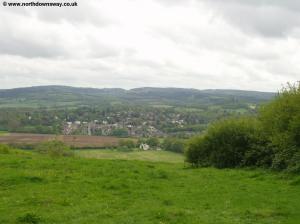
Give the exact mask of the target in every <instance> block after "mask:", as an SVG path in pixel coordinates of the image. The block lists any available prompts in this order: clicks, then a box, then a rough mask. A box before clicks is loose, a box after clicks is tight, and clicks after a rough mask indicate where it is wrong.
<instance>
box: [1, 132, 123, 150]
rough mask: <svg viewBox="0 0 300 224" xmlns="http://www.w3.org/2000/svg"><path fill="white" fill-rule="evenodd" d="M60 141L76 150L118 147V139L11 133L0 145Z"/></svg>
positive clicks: (4, 137) (3, 138) (3, 137)
mask: <svg viewBox="0 0 300 224" xmlns="http://www.w3.org/2000/svg"><path fill="white" fill-rule="evenodd" d="M55 139H56V140H60V141H63V142H65V143H66V144H67V145H69V146H72V147H76V148H85V147H86V148H97V147H99V148H103V147H111V146H118V145H119V141H120V138H117V137H106V136H105V137H104V136H84V135H45V134H17V133H11V134H7V135H3V136H0V143H4V144H14V145H36V144H38V143H40V142H44V141H49V140H55Z"/></svg>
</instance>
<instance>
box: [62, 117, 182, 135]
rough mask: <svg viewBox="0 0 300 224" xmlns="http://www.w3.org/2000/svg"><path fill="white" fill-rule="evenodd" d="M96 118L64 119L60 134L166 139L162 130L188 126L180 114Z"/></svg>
mask: <svg viewBox="0 0 300 224" xmlns="http://www.w3.org/2000/svg"><path fill="white" fill-rule="evenodd" d="M101 115H102V114H101ZM98 117H99V118H98V119H92V120H87V119H86V120H84V121H82V120H79V119H78V120H73V121H71V120H68V119H66V120H65V121H63V131H62V132H63V134H64V135H74V134H78V135H98V136H118V137H127V136H132V137H166V136H167V133H166V132H165V131H164V129H166V128H184V127H185V126H186V125H188V122H187V121H186V120H185V119H184V115H182V114H180V113H153V112H146V113H144V112H139V113H137V112H135V113H132V112H130V111H122V112H118V111H114V112H110V113H106V114H105V116H103V115H102V116H98ZM77 118H78V117H77ZM93 118H97V116H93Z"/></svg>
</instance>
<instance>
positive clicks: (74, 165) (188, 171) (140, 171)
mask: <svg viewBox="0 0 300 224" xmlns="http://www.w3.org/2000/svg"><path fill="white" fill-rule="evenodd" d="M106 153H107V154H108V153H111V155H112V156H111V157H108V156H107V157H105V158H104V157H103V156H99V155H100V154H99V151H97V152H91V151H86V152H76V156H75V157H58V158H53V157H49V156H47V155H40V154H37V153H34V152H30V151H19V150H16V151H9V152H2V153H0V214H1V215H0V223H5V224H9V223H51V224H52V223H70V224H76V223H88V224H92V223H108V224H113V223H118V224H125V223H126V224H131V223H139V224H140V223H143V224H150V223H151V224H152V223H170V224H171V223H172V224H174V223H180V224H183V223H187V224H193V223H195V224H199V223H203V224H217V223H220V224H221V223H222V224H226V223H228V224H235V223H236V224H250V223H264V224H270V223H275V224H276V223H278V224H279V223H280V224H284V223H286V224H288V223H289V224H297V223H300V178H299V176H286V175H283V174H275V173H270V172H267V171H260V170H238V169H235V170H233V169H224V170H218V169H214V168H202V169H193V168H190V167H186V166H184V164H183V162H182V158H181V159H179V157H178V156H179V155H177V154H172V153H171V154H170V153H167V154H165V152H151V153H150V152H149V153H148V152H141V154H140V156H138V155H136V159H135V160H126V158H124V157H123V156H122V157H121V156H116V155H117V152H106ZM80 154H82V156H84V157H92V155H93V154H94V156H95V158H102V159H91V158H80V157H79V156H80ZM121 154H122V153H121ZM125 154H126V153H125ZM122 155H123V154H122ZM129 155H134V154H132V153H131V154H130V153H128V156H129ZM142 155H143V156H142ZM172 155H173V156H174V158H173V159H172V158H171V157H172ZM151 156H153V157H154V158H155V157H159V156H165V157H164V158H165V159H164V161H162V159H161V160H157V159H156V158H155V159H153V160H152V162H151V161H150V159H149V157H151ZM147 157H148V158H147ZM119 158H121V159H122V160H120V159H119ZM143 160H146V161H143ZM153 161H158V162H153Z"/></svg>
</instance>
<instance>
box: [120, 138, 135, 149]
mask: <svg viewBox="0 0 300 224" xmlns="http://www.w3.org/2000/svg"><path fill="white" fill-rule="evenodd" d="M119 145H120V146H121V147H127V148H129V149H132V148H135V147H136V144H135V143H134V141H132V140H130V139H126V140H125V139H122V140H120V141H119Z"/></svg>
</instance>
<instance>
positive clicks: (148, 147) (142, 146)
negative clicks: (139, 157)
mask: <svg viewBox="0 0 300 224" xmlns="http://www.w3.org/2000/svg"><path fill="white" fill-rule="evenodd" d="M140 149H142V150H145V151H147V150H149V149H150V146H149V145H148V144H144V143H142V144H140Z"/></svg>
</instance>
